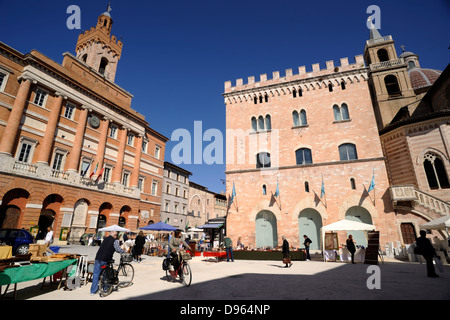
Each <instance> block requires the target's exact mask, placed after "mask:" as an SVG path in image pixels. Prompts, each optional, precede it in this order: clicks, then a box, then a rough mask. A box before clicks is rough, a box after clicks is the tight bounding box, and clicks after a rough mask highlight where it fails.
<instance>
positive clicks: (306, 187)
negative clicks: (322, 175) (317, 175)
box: [305, 181, 309, 192]
mask: <svg viewBox="0 0 450 320" xmlns="http://www.w3.org/2000/svg"><path fill="white" fill-rule="evenodd" d="M305 192H309V182H308V181H305Z"/></svg>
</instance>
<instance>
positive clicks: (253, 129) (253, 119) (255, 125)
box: [252, 117, 258, 132]
mask: <svg viewBox="0 0 450 320" xmlns="http://www.w3.org/2000/svg"><path fill="white" fill-rule="evenodd" d="M257 130H258V124H257V122H256V118H255V117H252V131H253V132H256V131H257Z"/></svg>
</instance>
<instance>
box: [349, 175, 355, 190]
mask: <svg viewBox="0 0 450 320" xmlns="http://www.w3.org/2000/svg"><path fill="white" fill-rule="evenodd" d="M350 187H351V188H352V189H353V190H356V183H355V179H353V178H350Z"/></svg>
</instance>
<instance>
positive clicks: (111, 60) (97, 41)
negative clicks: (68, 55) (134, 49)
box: [75, 4, 123, 82]
mask: <svg viewBox="0 0 450 320" xmlns="http://www.w3.org/2000/svg"><path fill="white" fill-rule="evenodd" d="M111 10H112V9H111V6H110V5H109V4H108V7H107V9H106V11H105V12H103V13H102V14H101V15H100V16H99V17H98V21H97V26H95V27H92V28H91V29H90V30H87V31H85V32H84V33H82V34H80V35H79V36H78V41H77V46H76V49H75V52H76V56H77V58H78V59H79V60H81V61H83V62H84V63H85V64H87V65H88V66H89V67H90V68H92V69H94V70H95V71H97V72H98V73H100V74H101V75H103V76H104V77H105V78H106V79H107V80H109V81H111V82H114V78H115V76H116V71H117V63H118V62H119V60H120V56H121V53H122V46H123V43H122V41H120V40H119V41H117V38H116V36H114V35H112V36H111V27H112V24H113V20H112V18H111V14H110V12H111Z"/></svg>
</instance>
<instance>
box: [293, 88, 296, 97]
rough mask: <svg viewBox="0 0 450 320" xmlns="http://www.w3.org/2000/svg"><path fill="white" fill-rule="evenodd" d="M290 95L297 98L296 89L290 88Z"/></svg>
mask: <svg viewBox="0 0 450 320" xmlns="http://www.w3.org/2000/svg"><path fill="white" fill-rule="evenodd" d="M292 97H294V98H297V90H295V89H294V90H292Z"/></svg>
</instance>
